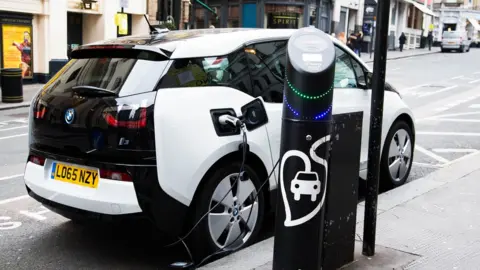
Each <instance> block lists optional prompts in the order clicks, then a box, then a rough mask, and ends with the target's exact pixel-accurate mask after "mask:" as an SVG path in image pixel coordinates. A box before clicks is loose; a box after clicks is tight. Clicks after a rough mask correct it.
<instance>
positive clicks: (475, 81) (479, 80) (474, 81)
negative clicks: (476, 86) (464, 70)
mask: <svg viewBox="0 0 480 270" xmlns="http://www.w3.org/2000/svg"><path fill="white" fill-rule="evenodd" d="M477 82H480V79H478V80H473V81H469V82H468V83H477Z"/></svg>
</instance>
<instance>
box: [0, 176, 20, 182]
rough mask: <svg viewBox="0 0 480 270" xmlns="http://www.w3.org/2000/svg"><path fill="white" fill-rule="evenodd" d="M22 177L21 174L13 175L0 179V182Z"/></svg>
mask: <svg viewBox="0 0 480 270" xmlns="http://www.w3.org/2000/svg"><path fill="white" fill-rule="evenodd" d="M22 176H23V174H15V175H10V176H5V177H0V181H4V180H10V179H14V178H18V177H22Z"/></svg>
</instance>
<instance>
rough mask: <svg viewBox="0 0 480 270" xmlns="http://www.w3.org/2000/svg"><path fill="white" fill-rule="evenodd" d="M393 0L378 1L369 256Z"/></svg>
mask: <svg viewBox="0 0 480 270" xmlns="http://www.w3.org/2000/svg"><path fill="white" fill-rule="evenodd" d="M389 10H390V0H379V1H378V9H377V19H378V23H377V29H378V30H377V31H375V32H376V33H375V57H374V59H373V78H372V100H371V108H370V137H369V149H368V168H367V170H368V173H367V194H366V197H365V220H364V228H363V251H362V253H363V254H364V255H366V256H373V255H374V254H375V234H376V226H377V201H378V181H379V177H380V148H381V138H382V120H383V97H384V93H385V71H386V66H387V47H388V42H387V41H388V39H387V38H388V26H389V14H390V12H389Z"/></svg>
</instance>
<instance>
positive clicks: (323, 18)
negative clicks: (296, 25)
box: [318, 0, 330, 33]
mask: <svg viewBox="0 0 480 270" xmlns="http://www.w3.org/2000/svg"><path fill="white" fill-rule="evenodd" d="M319 12H320V22H319V25H318V28H319V29H320V30H322V31H324V32H325V33H330V22H329V16H328V14H329V12H330V5H329V4H328V2H327V0H321V1H320V9H319Z"/></svg>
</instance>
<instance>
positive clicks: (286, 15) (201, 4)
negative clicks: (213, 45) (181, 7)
mask: <svg viewBox="0 0 480 270" xmlns="http://www.w3.org/2000/svg"><path fill="white" fill-rule="evenodd" d="M190 3H191V9H190V16H189V23H188V27H190V28H195V29H199V28H208V27H211V26H213V27H217V28H224V27H248V28H300V27H304V26H309V25H313V26H315V27H317V28H319V29H321V30H323V31H325V32H327V33H330V31H331V27H330V22H331V20H332V10H333V9H332V4H331V1H330V0H253V1H252V0H203V1H197V0H190Z"/></svg>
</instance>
